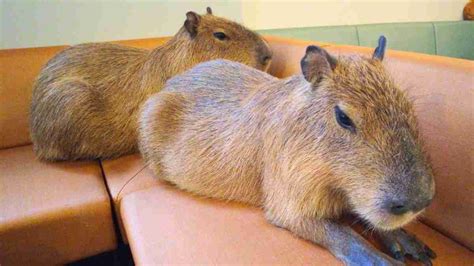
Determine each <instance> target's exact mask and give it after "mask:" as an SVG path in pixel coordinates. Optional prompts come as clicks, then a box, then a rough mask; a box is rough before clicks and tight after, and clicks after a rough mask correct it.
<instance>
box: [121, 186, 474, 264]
mask: <svg viewBox="0 0 474 266" xmlns="http://www.w3.org/2000/svg"><path fill="white" fill-rule="evenodd" d="M121 215H122V217H123V220H124V225H125V229H126V232H127V236H128V239H129V243H130V247H131V250H132V254H133V258H134V261H135V263H136V264H138V265H148V264H241V265H247V264H248V265H250V264H255V265H262V264H282V265H285V264H287V265H290V264H291V265H309V264H311V265H341V263H340V262H339V261H337V260H336V259H335V257H333V256H332V255H331V254H330V253H329V252H328V251H327V250H325V249H323V248H322V247H319V246H317V245H313V244H311V243H310V242H308V241H304V240H302V239H299V238H297V237H295V236H293V235H292V234H291V233H290V232H289V231H286V230H284V229H281V228H277V227H275V226H272V225H270V224H269V223H267V222H266V220H265V219H264V217H263V212H262V211H260V210H259V209H257V208H253V207H248V206H244V205H240V204H235V203H224V202H219V201H215V200H210V199H202V198H197V197H193V196H191V195H190V194H189V193H186V192H182V191H179V190H178V189H176V188H174V187H172V186H170V185H168V184H165V183H161V184H159V185H158V186H156V187H153V188H151V189H148V190H143V191H139V192H134V193H132V194H129V195H127V196H125V197H124V198H123V200H122V208H121ZM408 230H409V231H411V232H414V233H416V234H417V235H418V237H419V238H420V239H422V240H423V241H425V242H426V243H427V244H428V245H430V246H431V247H432V248H433V249H434V250H435V251H436V252H437V254H438V258H437V259H436V261H435V262H436V264H438V265H472V264H473V263H474V254H473V253H472V252H470V251H469V250H467V249H466V248H464V247H462V246H460V245H458V244H456V243H455V242H453V241H452V240H450V239H448V238H447V237H445V236H443V235H441V234H439V233H437V232H436V231H434V230H432V229H430V228H429V227H427V226H425V225H423V224H419V223H417V224H413V225H410V226H409V227H408Z"/></svg>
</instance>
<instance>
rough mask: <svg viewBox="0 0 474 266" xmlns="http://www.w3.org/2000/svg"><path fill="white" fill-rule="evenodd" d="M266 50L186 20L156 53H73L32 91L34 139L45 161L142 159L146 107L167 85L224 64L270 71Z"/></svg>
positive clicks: (223, 26) (229, 28)
mask: <svg viewBox="0 0 474 266" xmlns="http://www.w3.org/2000/svg"><path fill="white" fill-rule="evenodd" d="M271 56H272V54H271V51H270V49H269V47H268V45H267V43H266V42H265V41H264V40H263V39H262V38H261V37H260V36H259V35H258V34H256V33H255V32H252V31H250V30H248V29H246V28H245V27H243V26H242V25H239V24H237V23H235V22H231V21H229V20H226V19H224V18H220V17H217V16H214V15H212V11H211V9H210V8H208V9H207V14H205V15H198V14H196V13H194V12H188V13H187V14H186V21H185V22H184V26H183V27H182V28H181V29H180V30H179V32H178V33H177V34H176V35H175V36H174V37H173V38H172V39H171V40H170V41H169V42H167V43H166V44H165V45H163V46H160V47H157V48H155V49H154V50H151V51H150V50H145V49H137V48H131V47H126V46H121V45H116V44H108V43H94V44H81V45H76V46H72V47H70V48H67V49H65V50H64V51H62V52H60V53H59V54H57V55H56V56H55V57H53V58H52V59H51V60H49V62H48V63H47V64H46V66H44V68H43V69H42V71H41V73H40V74H39V77H38V78H37V81H36V84H35V85H34V88H33V97H32V103H31V109H30V132H31V139H32V141H33V144H34V150H35V152H36V154H37V156H38V157H39V158H41V159H45V160H77V159H97V158H101V159H105V158H113V157H117V156H120V155H124V154H128V153H132V152H136V151H138V149H137V129H138V125H137V118H138V111H139V108H140V105H141V104H142V103H143V102H144V101H145V100H146V99H147V98H148V96H149V95H151V94H153V93H155V92H157V91H159V90H160V89H161V88H162V87H163V85H164V84H165V82H166V80H168V79H169V78H171V77H173V76H174V75H176V74H179V73H181V72H183V71H185V70H187V69H189V68H191V67H193V66H194V65H196V64H198V63H200V62H204V61H208V60H212V59H218V58H224V59H229V60H235V61H238V62H242V63H244V64H246V65H248V66H251V67H255V68H258V69H261V70H266V69H267V68H268V66H269V64H270V61H271Z"/></svg>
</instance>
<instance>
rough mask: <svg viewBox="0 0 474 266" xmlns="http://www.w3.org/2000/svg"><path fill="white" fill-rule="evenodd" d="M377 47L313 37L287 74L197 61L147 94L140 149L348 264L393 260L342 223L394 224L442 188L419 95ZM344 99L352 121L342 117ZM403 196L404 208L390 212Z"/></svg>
mask: <svg viewBox="0 0 474 266" xmlns="http://www.w3.org/2000/svg"><path fill="white" fill-rule="evenodd" d="M382 43H383V45H385V44H384V42H382ZM383 49H385V48H383ZM378 53H381V55H377V56H374V58H371V59H367V58H362V57H358V56H352V57H339V58H335V57H332V56H330V55H329V54H328V53H327V52H326V51H325V50H323V49H321V48H318V47H314V46H310V47H308V49H307V51H306V55H305V57H304V58H303V59H302V64H301V65H302V72H303V75H295V76H292V77H289V78H286V79H283V80H280V79H277V78H274V77H272V76H270V75H268V74H266V73H264V72H261V71H258V70H255V69H251V68H249V67H247V66H244V65H242V64H239V63H235V62H230V61H226V60H216V61H211V62H206V63H202V64H199V65H198V66H196V67H194V68H193V69H191V70H189V71H187V72H185V73H184V74H182V75H178V76H176V77H174V78H172V79H170V80H169V81H168V82H167V84H166V86H165V88H164V90H163V91H161V92H159V93H157V94H155V95H153V96H151V97H150V99H149V100H148V101H147V102H146V103H145V104H144V106H143V110H142V112H141V116H140V121H139V123H140V133H139V134H140V135H139V147H140V151H141V153H142V155H143V157H144V159H145V161H146V163H147V164H148V166H149V167H150V168H151V169H152V170H153V172H154V173H155V174H156V176H157V177H159V178H162V179H164V180H167V181H169V182H171V183H174V184H176V185H177V186H178V187H179V188H181V189H184V190H187V191H190V192H192V193H194V194H197V195H200V196H206V197H212V198H217V199H221V200H232V201H239V202H244V203H248V204H251V205H256V206H261V207H262V208H263V209H264V211H265V214H266V217H267V219H268V220H269V221H270V222H271V223H273V224H275V225H277V226H280V227H283V228H287V229H288V230H290V231H292V232H294V233H295V234H297V235H299V236H300V237H303V238H305V239H308V240H311V241H313V242H316V243H318V244H321V245H323V246H325V247H327V248H329V249H330V250H331V251H332V252H333V254H335V255H336V256H337V257H338V258H340V259H341V260H343V261H344V262H346V263H347V264H359V265H361V264H372V265H373V264H375V265H390V264H394V263H396V261H394V260H393V259H391V258H389V257H387V256H386V255H384V254H382V253H380V252H378V251H376V250H375V249H374V248H373V247H371V246H370V245H368V244H367V243H366V242H364V240H363V239H362V238H361V237H360V236H358V235H357V234H355V232H353V231H352V230H351V229H350V228H348V227H344V226H342V225H340V224H338V223H337V222H334V221H336V220H337V219H338V218H339V217H340V216H341V215H342V214H343V213H346V212H352V213H355V214H357V215H358V216H359V217H360V218H361V219H363V220H365V221H366V222H367V223H368V224H369V226H371V227H374V228H375V229H377V230H381V231H386V230H387V231H390V230H394V231H392V232H396V231H397V230H398V229H397V228H399V227H401V226H403V225H405V224H406V223H408V222H409V221H411V220H413V219H414V218H415V217H416V216H417V215H418V214H419V213H420V212H421V211H422V210H423V209H424V208H425V207H426V206H427V205H428V204H429V202H430V201H431V199H432V197H433V195H434V182H433V177H432V173H431V168H430V165H429V162H428V159H427V158H426V156H425V154H424V152H423V149H422V144H421V141H420V138H419V134H418V130H417V123H416V118H415V115H414V112H413V107H412V104H411V103H410V102H409V101H408V99H407V97H406V96H405V95H404V93H403V92H402V91H401V90H399V89H398V87H397V86H396V84H395V83H394V82H393V80H392V79H391V78H390V76H389V75H388V74H387V72H386V71H385V69H384V67H383V63H382V62H381V58H383V51H382V52H380V51H379V52H378ZM376 54H377V53H376ZM336 107H337V108H338V109H340V110H342V111H343V112H344V113H345V114H346V115H347V116H348V117H349V118H350V119H351V121H352V123H353V125H354V127H353V128H350V129H348V128H343V127H342V126H340V125H339V124H338V123H339V122H338V120H337V118H336V115H335V108H336ZM399 202H401V203H400V204H402V206H403V207H404V208H406V210H405V211H404V212H403V213H399V214H394V213H393V208H394V205H393V204H398V203H399ZM390 239H395V238H390ZM390 243H392V244H393V241H392V242H390ZM420 252H425V250H422V251H420ZM415 255H416V254H414V257H415Z"/></svg>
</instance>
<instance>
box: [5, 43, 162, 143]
mask: <svg viewBox="0 0 474 266" xmlns="http://www.w3.org/2000/svg"><path fill="white" fill-rule="evenodd" d="M167 40H169V38H168V37H165V38H155V39H140V40H127V41H118V42H115V43H119V44H123V45H129V46H135V47H142V48H148V49H151V48H153V47H156V46H159V45H162V44H163V43H165V42H166V41H167ZM66 47H67V46H55V47H44V48H27V49H6V50H0V77H1V78H0V149H2V148H9V147H15V146H20V145H26V144H29V143H31V141H30V136H29V132H28V110H29V105H30V100H31V90H32V86H33V83H34V81H35V78H36V76H37V75H38V73H39V72H40V70H41V68H42V66H43V65H44V64H46V62H47V61H48V60H49V59H50V58H51V57H53V56H54V55H55V54H56V53H58V52H59V51H61V50H63V49H65V48H66Z"/></svg>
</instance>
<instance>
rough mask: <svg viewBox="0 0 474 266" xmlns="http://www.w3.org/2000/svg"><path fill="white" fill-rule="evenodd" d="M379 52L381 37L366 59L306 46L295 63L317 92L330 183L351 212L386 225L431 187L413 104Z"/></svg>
mask: <svg viewBox="0 0 474 266" xmlns="http://www.w3.org/2000/svg"><path fill="white" fill-rule="evenodd" d="M384 51H385V38H384V37H383V36H382V37H381V38H380V40H379V46H378V47H377V49H376V50H375V52H374V54H373V57H372V58H361V57H339V58H336V57H333V56H331V55H330V54H329V53H328V52H327V51H325V50H324V49H322V48H319V47H316V46H309V47H308V48H307V50H306V54H305V56H304V57H303V59H302V60H301V68H302V71H303V75H304V77H305V79H306V80H307V81H308V82H310V83H311V86H312V90H313V92H314V93H315V94H316V95H317V96H316V97H315V99H318V102H317V103H315V105H318V106H317V107H316V108H317V110H316V111H315V112H316V113H315V115H316V117H318V119H319V120H320V121H324V122H322V123H323V124H322V126H323V128H324V130H321V132H323V133H322V135H321V136H320V140H321V141H320V143H319V144H318V145H320V146H321V149H320V150H321V151H324V154H323V155H324V156H321V157H322V158H324V161H325V164H327V165H329V167H330V169H331V173H332V175H334V183H335V184H338V185H336V186H338V189H341V190H342V191H343V192H344V194H345V195H346V197H347V199H348V202H349V204H350V205H351V207H352V209H353V210H354V211H355V213H357V214H358V215H359V216H360V217H361V218H363V219H365V220H366V221H368V222H369V223H370V224H372V225H373V226H374V227H376V228H379V229H382V230H390V229H395V228H398V227H400V226H403V225H404V224H406V223H408V222H409V221H411V220H412V219H413V218H415V217H416V216H417V215H418V214H419V213H420V212H421V211H422V210H423V209H425V208H426V207H427V206H428V205H429V204H430V202H431V200H432V198H433V196H434V190H435V184H434V181H433V174H432V170H431V167H430V164H429V162H428V159H427V157H426V155H425V154H424V151H423V148H422V144H421V141H420V137H419V133H418V129H417V122H416V118H415V115H414V111H413V106H412V103H411V102H410V101H409V100H408V98H407V97H406V95H405V94H404V92H402V91H401V90H400V89H399V88H398V87H397V85H396V84H395V83H394V82H393V80H392V79H391V77H390V76H389V74H388V73H387V72H386V70H385V69H384V67H383V64H382V59H383V56H384ZM318 94H319V95H318Z"/></svg>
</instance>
